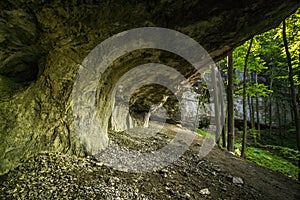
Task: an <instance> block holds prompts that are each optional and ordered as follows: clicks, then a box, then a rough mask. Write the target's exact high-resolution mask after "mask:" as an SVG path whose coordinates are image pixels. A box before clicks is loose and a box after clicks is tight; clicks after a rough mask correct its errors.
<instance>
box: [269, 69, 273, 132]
mask: <svg viewBox="0 0 300 200" xmlns="http://www.w3.org/2000/svg"><path fill="white" fill-rule="evenodd" d="M272 84H273V79H272V72H271V81H270V90H271V89H272V86H273V85H272ZM272 96H273V95H272V94H269V136H271V135H272V114H273V112H272Z"/></svg>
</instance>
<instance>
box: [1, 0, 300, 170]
mask: <svg viewBox="0 0 300 200" xmlns="http://www.w3.org/2000/svg"><path fill="white" fill-rule="evenodd" d="M299 5H300V3H299V1H298V0H287V1H282V0H272V1H271V0H249V1H239V0H222V1H221V0H194V1H183V0H182V1H181V0H180V1H177V0H176V1H175V0H157V1H134V0H130V1H125V0H109V1H94V0H93V1H92V0H77V1H75V0H73V1H70V2H68V3H67V2H65V1H60V0H57V1H50V0H43V1H35V0H16V1H12V0H8V1H1V3H0V8H1V11H0V16H1V18H0V19H1V20H0V27H1V28H0V60H1V62H0V139H1V146H0V147H1V148H0V156H1V158H0V174H3V173H6V172H8V171H9V170H11V169H14V168H15V167H16V166H18V165H19V164H20V163H22V162H24V161H25V160H26V159H27V158H29V157H31V156H33V155H35V154H37V153H39V152H43V151H59V152H62V153H65V154H74V155H77V156H86V155H89V154H93V153H94V152H91V147H87V144H88V145H93V142H95V143H97V148H99V149H96V151H98V150H99V151H100V150H101V149H104V148H105V146H106V145H107V143H108V137H107V130H108V129H111V128H113V129H115V130H119V131H120V130H123V129H124V128H126V127H127V126H133V125H134V123H137V122H135V121H133V120H130V119H128V118H127V116H121V115H122V114H123V113H124V112H123V110H122V108H121V110H119V111H118V110H117V111H116V112H117V115H116V116H117V117H118V116H120V119H128V121H126V122H124V124H125V125H124V124H118V123H114V115H112V110H111V109H110V107H111V106H112V105H113V103H114V99H112V98H111V95H112V93H113V91H114V88H115V87H116V86H117V83H118V81H119V79H120V78H121V77H122V76H123V75H124V74H126V73H127V72H129V71H130V70H133V69H134V68H135V67H136V66H138V65H147V64H149V63H159V64H160V65H159V66H163V65H168V66H171V67H173V68H174V69H175V70H177V71H179V72H180V73H181V74H182V76H183V77H185V78H186V79H188V80H189V81H190V82H191V83H194V82H195V81H196V80H197V78H199V74H198V76H197V75H195V69H194V68H192V67H191V65H190V64H189V63H188V62H187V60H185V59H183V58H181V57H180V56H178V55H175V54H174V53H170V52H167V51H164V50H163V49H160V50H155V49H152V48H149V49H142V50H134V51H131V52H128V53H126V54H124V55H123V56H121V57H118V58H117V59H116V60H115V61H114V62H113V63H112V64H111V65H110V66H109V67H108V68H107V70H105V72H103V74H102V72H99V71H96V72H95V73H96V74H97V73H101V75H102V78H101V80H100V81H99V82H97V83H96V84H91V85H92V86H93V87H94V88H93V89H92V90H90V91H89V93H88V94H87V95H91V96H92V97H93V98H94V99H95V102H96V105H95V107H96V109H97V114H96V115H95V116H91V115H90V113H88V112H86V110H82V111H80V112H82V113H80V114H81V116H78V115H76V116H74V113H73V108H74V101H73V99H74V98H73V96H74V95H76V94H74V87H79V89H80V87H81V86H80V85H76V84H74V83H75V82H76V80H78V79H80V76H78V71H80V70H84V69H85V66H84V63H85V62H89V60H88V59H86V60H85V58H86V57H87V56H88V55H90V52H92V50H93V49H94V48H96V47H97V45H99V44H100V43H101V42H103V41H105V40H106V39H108V38H110V37H112V36H114V35H116V34H119V33H122V32H124V31H128V30H131V29H137V28H140V27H161V28H167V29H170V30H175V31H177V32H180V33H183V34H185V35H187V36H189V37H190V38H192V39H193V40H195V41H197V42H198V43H199V44H201V45H202V46H203V48H204V49H205V50H206V51H207V52H208V54H209V56H210V57H211V58H212V59H213V60H214V61H218V60H220V59H221V58H224V57H225V56H226V55H227V54H228V53H229V52H230V51H232V50H233V49H234V48H235V47H237V46H239V45H241V44H242V43H243V42H245V41H246V40H248V39H249V38H251V37H253V36H254V35H256V34H259V33H262V32H264V31H267V30H269V29H271V28H274V27H276V26H278V25H279V24H280V22H281V21H282V20H283V19H284V18H286V17H287V16H289V15H290V14H292V13H293V12H295V11H296V9H297V8H298V7H299ZM115 48H116V49H117V48H118V47H115ZM103 51H105V49H104V50H103ZM161 75H163V74H161ZM138 76H142V74H136V77H138ZM87 77H89V76H87ZM136 77H132V78H133V79H134V78H136ZM175 78H176V77H175ZM175 78H174V79H175ZM83 81H86V82H85V83H86V84H87V85H89V84H90V83H89V81H90V80H88V78H87V79H85V80H83ZM164 96H168V97H170V98H169V100H168V103H166V106H165V107H166V109H167V110H171V109H172V107H174V105H176V98H175V97H174V95H173V96H172V94H171V91H170V90H168V89H166V88H165V87H160V86H159V85H157V84H153V85H148V86H145V87H143V88H142V89H137V90H134V91H133V97H132V98H131V99H130V98H129V101H130V105H131V106H130V112H132V113H133V114H132V115H135V116H136V118H137V119H138V118H139V117H140V115H144V114H145V113H146V112H147V110H149V108H150V106H151V105H152V104H157V102H160V101H161V100H162V99H163V98H164ZM142 100H144V101H142ZM145 102H146V103H145ZM75 106H76V105H75ZM79 110H80V109H79ZM116 116H115V117H116ZM76 117H82V118H87V119H91V118H97V119H98V120H99V124H98V126H99V127H101V130H103V134H102V135H101V137H98V138H97V139H96V140H95V141H82V140H81V139H80V137H79V135H78V128H77V126H76ZM117 122H119V121H118V120H117ZM124 126H125V127H124ZM83 130H85V129H83Z"/></svg>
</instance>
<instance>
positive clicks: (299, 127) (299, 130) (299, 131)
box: [282, 20, 300, 180]
mask: <svg viewBox="0 0 300 200" xmlns="http://www.w3.org/2000/svg"><path fill="white" fill-rule="evenodd" d="M282 38H283V44H284V49H285V53H286V59H287V64H288V72H289V82H290V90H291V97H292V108H293V111H294V117H295V125H296V135H297V146H298V150H299V151H300V116H299V110H298V106H297V96H296V89H295V83H294V78H293V75H294V74H293V67H292V59H291V55H290V52H289V47H288V41H287V37H286V23H285V20H283V23H282ZM298 167H299V172H298V180H300V159H299V160H298Z"/></svg>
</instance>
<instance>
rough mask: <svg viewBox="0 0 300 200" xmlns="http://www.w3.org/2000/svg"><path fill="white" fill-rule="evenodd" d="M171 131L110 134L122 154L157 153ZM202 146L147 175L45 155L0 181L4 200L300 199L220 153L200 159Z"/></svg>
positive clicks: (294, 187) (286, 185)
mask: <svg viewBox="0 0 300 200" xmlns="http://www.w3.org/2000/svg"><path fill="white" fill-rule="evenodd" d="M170 127H171V125H170ZM171 129H172V128H171ZM171 129H169V130H167V131H166V130H162V131H161V132H160V133H159V134H156V135H155V136H153V137H149V138H141V137H140V138H137V137H133V136H132V135H130V134H126V133H110V138H111V140H112V143H114V144H119V145H121V144H122V145H123V146H122V148H124V149H131V150H132V149H139V150H141V151H143V150H149V148H150V147H151V148H150V150H151V149H152V150H153V149H155V148H156V147H158V148H159V147H161V146H162V145H163V144H165V143H167V142H168V141H170V139H172V137H173V136H174V131H172V130H171ZM202 143H203V138H201V137H200V136H197V137H196V139H195V140H194V142H193V144H192V145H191V146H190V148H189V149H188V150H187V151H186V152H185V153H184V155H183V156H181V157H180V159H178V160H177V161H175V162H174V163H173V164H171V165H169V166H167V167H165V168H163V169H161V170H159V171H156V172H148V173H128V172H123V171H118V170H114V169H112V168H110V167H107V166H106V165H105V164H103V162H98V161H97V160H95V159H94V158H92V157H86V158H79V157H75V156H70V155H63V154H60V153H55V152H52V153H51V152H45V153H43V154H39V155H36V156H34V157H32V158H31V159H29V160H28V161H26V162H25V163H24V164H23V165H21V166H19V167H18V168H16V169H15V170H13V171H11V172H10V173H8V174H6V175H3V176H1V177H0V180H1V182H0V199H300V184H299V182H296V181H294V180H292V179H290V178H288V177H285V176H283V175H281V174H279V173H276V172H272V171H270V170H268V169H265V168H261V167H259V166H257V165H255V164H253V163H250V162H248V161H245V160H243V159H240V158H238V157H235V156H233V155H231V154H229V153H227V152H225V151H223V150H220V149H219V148H218V147H215V148H214V149H213V150H212V151H211V152H210V153H209V155H208V156H206V157H205V158H202V159H199V157H198V151H199V147H200V146H201V145H202Z"/></svg>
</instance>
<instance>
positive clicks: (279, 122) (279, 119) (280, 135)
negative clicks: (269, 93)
mask: <svg viewBox="0 0 300 200" xmlns="http://www.w3.org/2000/svg"><path fill="white" fill-rule="evenodd" d="M280 114H281V113H280V108H279V99H277V100H276V116H277V120H278V122H277V125H278V134H279V138H280V145H281V146H282V144H283V138H282V131H281V116H280Z"/></svg>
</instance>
